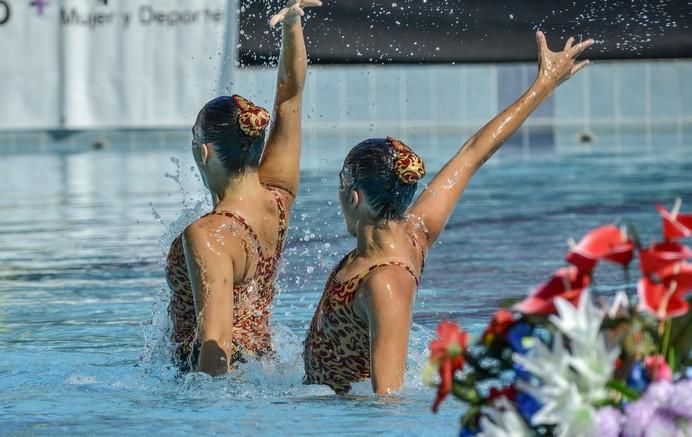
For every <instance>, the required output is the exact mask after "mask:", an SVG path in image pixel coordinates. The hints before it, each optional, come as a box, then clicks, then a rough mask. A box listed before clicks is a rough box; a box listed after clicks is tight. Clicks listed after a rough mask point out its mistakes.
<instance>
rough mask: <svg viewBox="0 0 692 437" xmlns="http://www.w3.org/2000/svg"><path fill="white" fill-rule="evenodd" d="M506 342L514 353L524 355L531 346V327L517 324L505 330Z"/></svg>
mask: <svg viewBox="0 0 692 437" xmlns="http://www.w3.org/2000/svg"><path fill="white" fill-rule="evenodd" d="M507 341H508V342H509V344H510V346H512V349H514V351H515V352H517V353H520V354H522V355H524V354H525V353H527V352H528V351H529V350H530V349H531V347H532V346H533V341H534V339H533V326H531V325H530V324H528V323H526V322H517V323H515V324H514V325H512V327H510V328H509V329H508V330H507Z"/></svg>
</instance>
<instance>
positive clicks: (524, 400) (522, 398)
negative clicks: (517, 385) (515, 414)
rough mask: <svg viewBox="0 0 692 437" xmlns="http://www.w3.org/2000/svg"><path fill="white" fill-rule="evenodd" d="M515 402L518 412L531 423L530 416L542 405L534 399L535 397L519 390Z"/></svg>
mask: <svg viewBox="0 0 692 437" xmlns="http://www.w3.org/2000/svg"><path fill="white" fill-rule="evenodd" d="M515 402H516V404H517V409H518V410H519V413H520V414H521V416H522V417H523V418H524V419H525V420H526V421H527V422H528V423H531V418H532V417H533V415H534V414H536V413H537V412H538V410H540V409H541V407H542V406H543V405H541V403H540V402H538V401H537V400H536V398H534V397H533V396H531V395H528V394H526V393H524V392H519V393H518V394H517V397H516V399H515Z"/></svg>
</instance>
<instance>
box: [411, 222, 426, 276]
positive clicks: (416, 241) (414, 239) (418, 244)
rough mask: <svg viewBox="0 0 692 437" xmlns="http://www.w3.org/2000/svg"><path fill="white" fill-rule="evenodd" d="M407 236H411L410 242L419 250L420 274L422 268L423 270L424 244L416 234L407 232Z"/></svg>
mask: <svg viewBox="0 0 692 437" xmlns="http://www.w3.org/2000/svg"><path fill="white" fill-rule="evenodd" d="M409 237H410V238H411V243H412V244H413V247H416V248H418V250H419V251H420V263H421V267H420V272H421V275H422V274H423V270H425V245H423V244H421V242H420V240H419V239H418V234H416V233H415V232H414V233H411V234H409Z"/></svg>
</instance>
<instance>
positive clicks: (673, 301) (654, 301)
mask: <svg viewBox="0 0 692 437" xmlns="http://www.w3.org/2000/svg"><path fill="white" fill-rule="evenodd" d="M637 288H638V291H639V301H640V302H641V305H642V306H643V307H644V309H646V310H648V311H649V312H651V313H652V314H654V315H655V316H656V317H658V318H659V319H662V320H666V319H669V318H672V317H677V316H681V315H683V314H685V313H687V311H688V310H689V304H688V303H687V302H686V301H685V295H686V294H687V292H689V291H691V290H692V265H690V264H686V263H678V264H672V265H668V266H667V267H665V268H663V269H662V270H659V271H658V272H656V273H655V274H653V275H647V276H644V277H642V278H641V279H640V280H639V283H638V285H637Z"/></svg>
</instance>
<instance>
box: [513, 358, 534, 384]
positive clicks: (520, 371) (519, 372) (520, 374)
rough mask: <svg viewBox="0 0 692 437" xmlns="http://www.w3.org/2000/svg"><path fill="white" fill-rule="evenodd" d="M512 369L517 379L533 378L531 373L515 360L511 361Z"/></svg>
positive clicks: (526, 379)
mask: <svg viewBox="0 0 692 437" xmlns="http://www.w3.org/2000/svg"><path fill="white" fill-rule="evenodd" d="M512 369H513V370H514V374H515V375H516V377H517V379H522V380H524V381H529V380H531V379H532V378H533V374H532V373H531V372H529V371H528V370H526V369H525V368H524V366H522V365H521V364H518V363H516V362H514V363H512Z"/></svg>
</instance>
